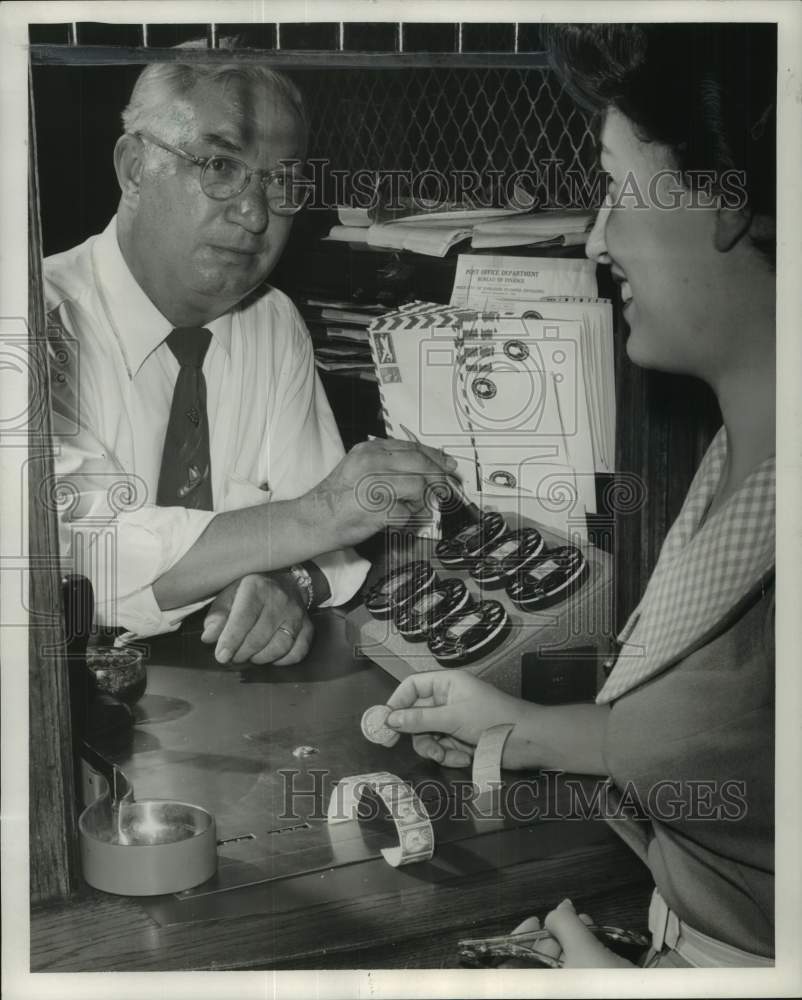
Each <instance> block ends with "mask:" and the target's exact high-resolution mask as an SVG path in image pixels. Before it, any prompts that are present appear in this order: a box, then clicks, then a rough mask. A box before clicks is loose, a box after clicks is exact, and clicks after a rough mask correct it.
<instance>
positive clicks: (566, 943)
mask: <svg viewBox="0 0 802 1000" xmlns="http://www.w3.org/2000/svg"><path fill="white" fill-rule="evenodd" d="M592 923H593V921H592V920H591V918H590V917H589V916H588V915H587V914H586V913H580V914H577V912H576V910H575V909H574V904H573V903H572V902H571V900H570V899H564V900H563V901H562V903H560V905H559V906H558V907H557V908H556V909H554V910H552V911H551V912H550V913H549V914H547V915H546V918H545V919H544V921H543V927H544V928H545V929H546V930H547V931H548V932H549V933H550V934H551V938H546V939H544V940H543V941H540V942H538V945H537V950H538V951H539V952H542V953H543V954H544V955H547V956H548V957H549V958H554V959H557V960H558V961H560V962H561V963H562V966H563V968H565V969H633V968H635V966H634V965H633V964H632V962H628V961H627V960H626V959H625V958H621V957H620V955H616V953H615V952H614V951H610V949H609V948H605V947H604V945H603V944H602V943H601V941H599V939H598V938H597V937H595V935H594V934H592V933H591V931H589V930H588V924H592ZM537 930H540V921H539V920H538V918H537V917H529V918H527V919H526V920H524V922H523V923H522V924H519V925H518V926H517V927H516V928H515V930H514V931H513V932H512V933H513V934H526V933H529V932H531V931H537ZM503 967H504V968H507V969H513V968H526V967H528V966H527V963H526V962H524V961H514V962H505V963H504V966H503Z"/></svg>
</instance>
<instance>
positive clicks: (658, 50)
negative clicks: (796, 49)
mask: <svg viewBox="0 0 802 1000" xmlns="http://www.w3.org/2000/svg"><path fill="white" fill-rule="evenodd" d="M543 33H544V36H545V42H546V46H547V48H548V50H549V54H550V57H551V60H552V64H553V65H554V67H555V69H556V70H557V71H558V72H559V74H560V75H561V76H562V78H563V80H564V81H565V85H566V89H567V90H568V91H569V93H571V95H572V96H573V97H574V99H575V100H576V101H577V102H578V103H579V104H581V105H582V106H584V107H585V108H587V109H590V110H594V111H601V110H603V109H604V108H606V107H609V106H610V105H613V106H615V107H616V108H618V109H619V110H620V111H621V112H622V113H623V114H625V115H626V116H627V118H629V119H630V120H631V121H632V122H633V123H634V125H635V126H636V129H637V131H638V133H639V135H640V137H641V138H642V139H645V140H652V141H656V142H659V143H662V144H664V145H666V146H669V147H670V148H671V149H672V150H673V152H674V156H675V158H676V163H677V167H678V169H679V170H681V171H682V173H683V175H685V176H686V178H687V177H688V172H689V171H697V170H698V171H713V172H714V176H715V177H717V178H721V177H722V175H723V173H724V172H725V171H742V172H743V175H744V182H745V189H746V195H747V204H748V207H749V208H751V210H752V211H753V212H755V213H757V214H760V215H766V216H771V217H772V218H774V217H776V207H775V199H776V178H775V171H776V158H777V152H776V92H777V28H776V25H774V24H723V23H722V24H698V23H697V24H563V25H548V26H545V27H544V31H543Z"/></svg>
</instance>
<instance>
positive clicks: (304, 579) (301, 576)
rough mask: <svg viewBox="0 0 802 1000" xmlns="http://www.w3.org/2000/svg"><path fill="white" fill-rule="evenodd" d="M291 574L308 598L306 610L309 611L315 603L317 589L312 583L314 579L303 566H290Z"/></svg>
mask: <svg viewBox="0 0 802 1000" xmlns="http://www.w3.org/2000/svg"><path fill="white" fill-rule="evenodd" d="M289 572H290V573H291V574H292V578H293V580H295V583H296V584H297V586H298V589H299V590H300V591H301V593H302V594H303V595H304V596H305V598H306V610H307V611H308V610H309V609H310V608H311V607H312V605H313V604H314V603H315V588H314V585H313V583H312V577H311V576H310V575H309V571H308V570H307V569H305V568H304V567H303V566H290V568H289Z"/></svg>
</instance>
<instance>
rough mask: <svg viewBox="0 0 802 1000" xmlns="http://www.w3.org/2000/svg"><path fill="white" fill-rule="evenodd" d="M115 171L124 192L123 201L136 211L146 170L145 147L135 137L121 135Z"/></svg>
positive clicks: (115, 153) (116, 150) (118, 142)
mask: <svg viewBox="0 0 802 1000" xmlns="http://www.w3.org/2000/svg"><path fill="white" fill-rule="evenodd" d="M114 169H115V171H116V173H117V182H118V183H119V185H120V191H121V192H122V198H121V201H122V202H123V204H125V205H127V206H128V208H132V209H135V208H136V206H137V204H138V202H139V186H140V184H141V183H142V173H143V171H144V169H145V147H144V145H143V143H142V140H141V139H138V138H137V137H136V136H135V135H121V136H120V138H119V139H118V140H117V144H116V146H115V147H114Z"/></svg>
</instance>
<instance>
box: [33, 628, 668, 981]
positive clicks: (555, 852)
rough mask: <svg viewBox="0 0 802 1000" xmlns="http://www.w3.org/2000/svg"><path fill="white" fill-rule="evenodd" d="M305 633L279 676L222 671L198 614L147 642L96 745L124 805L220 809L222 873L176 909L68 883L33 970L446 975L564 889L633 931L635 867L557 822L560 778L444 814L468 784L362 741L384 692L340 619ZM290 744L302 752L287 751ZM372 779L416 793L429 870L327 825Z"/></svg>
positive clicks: (386, 835) (366, 829)
mask: <svg viewBox="0 0 802 1000" xmlns="http://www.w3.org/2000/svg"><path fill="white" fill-rule="evenodd" d="M315 625H316V640H315V644H314V646H313V649H312V651H311V653H310V655H309V657H308V658H307V660H306V661H305V662H304V663H303V664H300V665H296V666H293V667H275V666H265V667H249V668H248V669H246V670H242V671H238V670H231V669H230V668H225V667H222V666H220V665H219V664H217V663H216V662H215V661H214V658H213V655H212V651H211V649H210V648H209V647H206V646H204V645H203V644H202V643H201V642H200V640H199V637H198V631H199V623H198V620H197V619H195V620H194V621H193V620H190V621H189V622H187V623H185V626H184V628H183V629H182V630H181V631H180V632H179V633H175V634H173V635H170V636H164V637H159V638H158V639H156V640H153V641H152V642H150V643H149V650H148V653H149V659H148V689H147V692H146V694H145V695H144V697H143V698H142V700H141V701H140V702H139V703H138V705H137V706H136V708H135V711H136V717H137V718H136V724H135V726H134V728H133V729H132V730H131V731H130V732H129V733H127V734H124V735H123V736H122V737H117V738H115V739H107V740H105V741H102V745H101V743H100V742H99V743H98V748H99V749H100V750H102V751H103V752H104V753H105V754H106V755H107V756H108V757H110V758H111V759H113V760H114V761H115V762H117V763H118V764H119V765H120V766H121V767H122V768H123V770H124V771H125V773H126V775H127V776H128V778H129V779H130V780H131V781H132V783H133V785H134V790H135V796H136V798H137V799H145V798H180V799H182V800H183V801H188V802H192V803H194V804H196V805H200V806H203V807H204V808H206V809H208V810H209V811H211V812H212V813H213V814H214V815H215V818H216V821H217V836H218V859H219V867H218V873H217V875H216V876H215V878H214V879H213V880H211V881H210V882H209V883H206V884H205V885H204V886H201V887H198V888H196V889H192V890H188V891H187V892H184V893H179V894H177V895H173V896H162V897H149V898H144V897H143V898H127V897H126V898H123V897H115V896H111V895H109V894H106V893H102V892H97V891H95V890H91V889H90V888H89V887H87V886H83V887H82V888H81V889H80V891H79V892H77V893H76V894H75V895H74V897H73V898H71V899H70V900H69V901H67V902H63V903H59V904H54V905H43V906H38V907H36V908H35V909H34V910H33V911H32V916H31V970H32V971H65V972H66V971H101V970H129V971H153V970H191V969H192V970H210V969H215V970H219V969H268V968H308V969H311V968H318V969H323V968H359V967H361V968H405V967H428V968H443V967H450V966H454V967H455V966H456V964H457V960H456V943H457V940H458V939H459V938H461V937H474V936H482V935H485V934H497V933H503V932H508V931H509V930H511V929H512V927H513V926H514V925H515V923H516V922H518V921H519V920H520V919H522V918H523V917H524V916H528V915H530V914H532V913H537V914H539V915H541V916H542V915H544V914H545V912H547V911H548V910H549V909H550V908H551V907H552V906H554V905H556V903H558V902H559V901H560V900H561V899H563V898H565V897H566V896H570V897H571V898H572V899H573V900H574V901H575V904H576V905H577V907H578V908H580V907H581V908H582V909H583V910H587V911H588V912H590V913H591V914H592V915H593V916H594V918H595V919H596V920H597V921H599V922H604V923H610V924H615V925H618V926H625V927H630V928H633V929H636V928H640V929H643V928H644V926H645V922H646V912H647V908H648V899H649V893H650V888H651V880H650V877H649V873H648V871H647V870H646V869H645V867H644V866H643V865H642V864H641V863H640V861H638V860H637V858H636V857H635V856H634V855H633V854H632V853H631V852H630V851H629V850H628V849H627V848H626V847H625V845H624V844H623V843H621V842H620V841H619V840H618V838H617V837H616V836H615V834H614V833H612V832H611V831H610V829H609V828H608V827H607V825H606V824H605V823H604V822H603V821H601V820H592V819H577V818H571V817H570V812H571V794H570V788H569V787H568V786H567V785H565V784H563V785H560V784H559V783H557V784H555V783H554V782H553V781H552V782H551V783H550V782H549V781H548V779H546V778H544V776H543V775H536V774H535V775H522V774H521V775H512V774H506V775H505V777H506V778H507V780H508V783H510V782H512V781H514V780H517V781H518V786H517V787H519V788H520V790H521V793H522V794H521V796H519V797H518V799H516V800H515V801H516V806H517V809H516V808H515V807H511V806H510V802H512V799H510V800H509V801H505V803H504V804H503V806H502V807H501V808H500V809H499V810H498V811H497V813H496V814H495V815H493V816H489V817H482V816H477V815H475V814H471V813H470V811H468V812H467V813H465V811H464V810H463V811H462V814H459V810H458V809H456V805H455V803H457V802H458V801H459V791H458V786H459V784H460V782H464V783H466V784H467V782H468V781H469V780H470V773H469V772H468V771H458V770H445V769H442V768H439V767H438V766H437V765H435V764H434V763H433V762H431V761H423V760H421V759H420V758H418V757H417V756H416V755H415V753H414V751H413V750H412V747H411V743H410V741H409V739H407V738H402V740H401V741H400V742H399V743H398V744H397V745H396V747H394V748H392V749H389V750H388V749H386V748H384V747H379V746H375V745H374V744H370V743H368V742H367V741H366V740H365V739H364V738H363V736H362V735H361V732H360V729H359V718H360V716H361V714H362V712H363V711H364V709H365V708H366V707H367V706H368V705H371V704H377V703H382V702H384V701H385V700H386V698H387V697H388V696H389V694H390V692H391V691H392V690H393V688H394V687H395V684H396V683H397V682H396V681H394V680H393V678H392V677H390V676H388V675H387V674H385V673H384V672H383V671H382V670H381V669H380V668H378V667H377V666H375V665H374V664H372V663H371V662H370V661H368V660H365V659H356V658H355V657H354V656H353V652H352V650H351V649H350V648H349V646H348V644H347V640H346V638H345V628H344V620H343V617H342V615H341V614H340V613H338V612H337V611H326V612H321V613H318V614H317V615H316V616H315ZM300 746H306V747H312V748H314V750H315V752H314V753H313V754H311V755H309V756H299V755H297V753H296V754H293V751H294V750H295V751H297V748H298V747H300ZM369 771H391V772H393V773H395V774H397V775H399V776H400V777H402V778H403V779H404V780H406V781H409V782H411V783H412V784H413V785H415V786H416V787H417V788H418V789H419V791H420V792H421V795H422V797H423V798H424V801H426V804H427V807H428V808H429V811H430V812H431V813H432V814H433V825H434V829H435V836H436V844H437V848H436V851H435V855H434V857H433V858H432V860H431V861H430V862H425V863H418V864H413V865H409V866H405V867H402V868H398V869H394V868H391V867H390V866H389V865H387V863H386V862H385V861H384V860H383V858H382V856H381V853H380V849H381V847H382V846H388V845H389V844H390V843H391V841H392V836H393V827H392V824H391V823H390V821H389V820H388V819H386V818H384V817H377V818H376V819H374V820H371V821H370V822H365V823H358V824H342V825H338V827H329V826H328V825H327V824H326V822H325V819H324V818H323V817H324V814H325V807H326V804H327V801H328V795H329V793H330V789H331V788H332V787H334V785H335V784H336V782H337V781H339V780H340V779H342V778H343V777H346V776H349V775H353V774H363V773H366V772H369ZM569 785H570V782H569ZM293 792H295V793H296V794H295V795H294V796H293V795H292V793H293ZM536 809H537V810H539V816H537V815H536V812H535V810H536Z"/></svg>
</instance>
